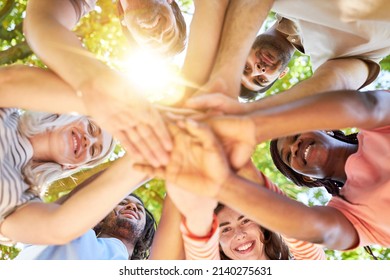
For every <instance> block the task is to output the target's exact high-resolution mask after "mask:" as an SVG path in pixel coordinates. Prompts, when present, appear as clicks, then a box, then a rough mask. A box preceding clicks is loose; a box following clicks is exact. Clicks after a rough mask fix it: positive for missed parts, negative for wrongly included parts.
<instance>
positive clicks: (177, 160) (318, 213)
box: [138, 122, 358, 249]
mask: <svg viewBox="0 0 390 280" xmlns="http://www.w3.org/2000/svg"><path fill="white" fill-rule="evenodd" d="M184 131H186V132H187V134H183V133H176V135H175V148H174V150H173V155H172V159H171V162H170V164H169V165H168V166H167V168H165V169H164V168H159V169H153V168H151V167H148V166H138V168H140V169H141V170H142V171H146V172H150V174H151V175H157V176H159V177H164V178H166V179H167V180H169V181H170V182H172V183H174V184H175V185H176V186H178V187H181V188H183V189H186V190H188V191H192V192H194V193H196V194H198V195H204V196H208V197H211V198H214V199H216V200H218V201H220V202H222V203H224V204H225V205H227V206H229V207H231V208H233V209H235V210H236V211H237V212H239V213H245V214H246V215H248V217H249V218H251V219H252V220H253V221H256V222H257V223H259V224H261V225H263V226H264V227H266V228H269V229H270V230H272V231H275V232H279V233H281V234H284V235H286V236H288V237H292V238H296V239H299V240H304V241H309V242H311V243H318V244H323V245H325V246H326V247H328V248H333V249H348V248H351V247H352V246H354V245H356V244H357V240H358V236H357V233H356V231H355V229H354V227H353V226H352V224H351V223H350V222H349V221H348V220H347V219H346V218H345V216H344V215H342V214H341V213H340V212H339V211H338V210H336V209H334V208H331V207H326V206H322V207H307V206H306V205H304V204H302V203H299V202H297V201H294V200H292V199H289V198H287V197H285V196H283V195H280V194H276V193H274V192H272V191H270V190H268V189H266V188H259V187H258V186H257V185H256V184H255V183H253V182H251V181H248V180H246V179H244V178H242V177H240V176H238V175H236V174H234V172H233V171H232V170H231V169H230V167H229V165H228V164H227V159H226V157H225V155H224V152H223V150H222V148H221V146H220V144H219V143H218V141H217V139H216V138H215V136H214V135H213V134H212V133H210V130H209V129H208V128H207V127H206V126H205V125H204V124H203V125H202V124H194V123H193V122H188V123H187V124H186V127H185V130H184ZM179 135H180V137H179ZM177 140H180V141H178V142H176V141H177ZM179 143H180V145H178V144H179ZM302 217H305V219H304V220H302Z"/></svg>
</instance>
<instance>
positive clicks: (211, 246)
mask: <svg viewBox="0 0 390 280" xmlns="http://www.w3.org/2000/svg"><path fill="white" fill-rule="evenodd" d="M180 231H181V233H182V236H183V241H184V251H185V255H186V259H187V260H219V259H220V255H219V227H218V220H217V216H216V215H214V217H213V225H212V228H211V231H210V234H209V235H208V236H204V237H197V236H194V235H193V234H192V233H191V232H190V231H189V230H188V228H187V226H186V225H185V222H184V221H182V222H181V224H180Z"/></svg>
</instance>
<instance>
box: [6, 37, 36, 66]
mask: <svg viewBox="0 0 390 280" xmlns="http://www.w3.org/2000/svg"><path fill="white" fill-rule="evenodd" d="M32 53H33V52H32V51H31V49H30V47H29V46H28V44H27V43H26V42H21V43H19V44H17V45H15V46H13V47H11V48H9V49H6V50H5V51H1V52H0V65H4V64H11V63H14V62H15V61H17V60H19V59H24V58H26V57H28V56H29V55H31V54H32Z"/></svg>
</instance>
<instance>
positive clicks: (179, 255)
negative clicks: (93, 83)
mask: <svg viewBox="0 0 390 280" xmlns="http://www.w3.org/2000/svg"><path fill="white" fill-rule="evenodd" d="M181 220H182V216H181V214H180V212H179V210H178V209H177V208H176V206H175V204H174V203H173V202H172V200H171V198H170V197H169V196H166V198H165V199H164V205H163V208H162V214H161V219H160V222H159V224H158V227H157V231H156V234H155V236H154V239H153V245H152V248H151V250H150V256H149V259H150V260H184V259H185V253H184V245H183V239H182V237H181V233H180V230H179V227H180V223H181Z"/></svg>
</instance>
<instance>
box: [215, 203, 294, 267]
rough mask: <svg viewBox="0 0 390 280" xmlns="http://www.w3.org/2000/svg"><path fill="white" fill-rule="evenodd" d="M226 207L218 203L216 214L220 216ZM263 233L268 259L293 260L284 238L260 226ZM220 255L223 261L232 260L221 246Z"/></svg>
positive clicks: (262, 239)
mask: <svg viewBox="0 0 390 280" xmlns="http://www.w3.org/2000/svg"><path fill="white" fill-rule="evenodd" d="M225 207H226V206H225V205H223V204H221V203H218V206H217V207H216V208H215V210H214V213H215V215H218V213H219V212H221V210H222V209H224V208H225ZM259 227H260V229H261V231H262V232H263V237H262V238H261V239H260V240H261V242H262V243H263V244H264V251H265V254H266V255H267V257H268V258H269V259H270V260H288V259H291V255H290V250H289V248H288V246H287V245H286V243H285V242H284V241H283V238H282V237H281V236H280V235H279V234H277V233H275V232H273V231H270V230H268V229H266V228H263V227H262V226H260V225H259ZM219 254H220V256H221V260H231V259H230V258H229V257H228V256H226V255H225V253H224V252H223V251H222V249H221V246H220V247H219Z"/></svg>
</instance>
